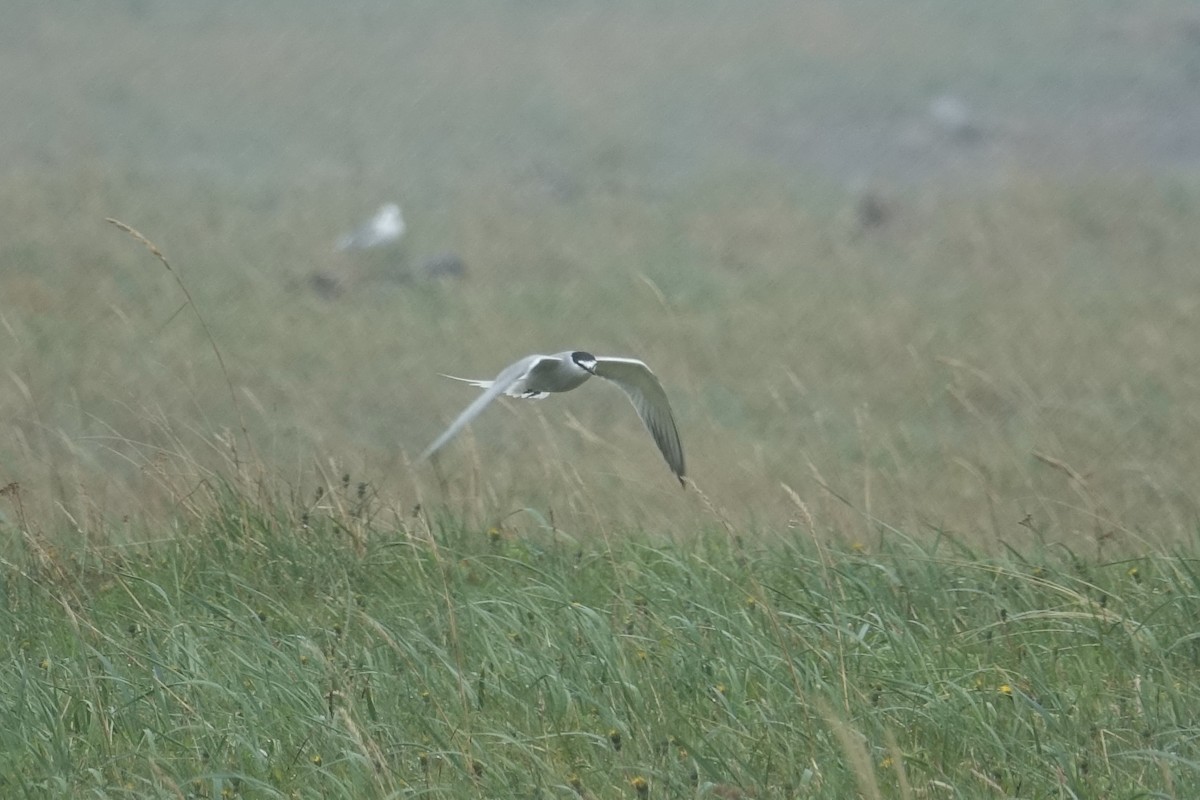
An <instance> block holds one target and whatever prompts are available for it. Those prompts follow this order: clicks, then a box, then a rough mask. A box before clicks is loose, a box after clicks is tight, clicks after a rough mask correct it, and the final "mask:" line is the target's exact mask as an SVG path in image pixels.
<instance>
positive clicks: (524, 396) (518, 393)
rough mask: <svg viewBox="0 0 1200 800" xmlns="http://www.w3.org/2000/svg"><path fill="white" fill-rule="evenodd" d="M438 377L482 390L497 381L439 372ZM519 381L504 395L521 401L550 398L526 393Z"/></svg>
mask: <svg viewBox="0 0 1200 800" xmlns="http://www.w3.org/2000/svg"><path fill="white" fill-rule="evenodd" d="M531 366H532V365H531ZM438 375H441V376H442V377H443V378H449V379H450V380H452V381H458V382H459V383H469V384H470V385H472V386H477V387H479V388H480V389H490V388H491V386H492V384H493V383H495V381H477V380H475V379H474V378H460V377H458V376H457V375H447V374H446V373H444V372H439V373H438ZM519 381H520V377H518V379H517V381H514V382H513V383H512V384H509V387H508V388H507V389H505V390H504V394H506V395H508V396H509V397H516V398H519V399H521V400H541V399H542V398H544V397H549V396H550V393H549V392H527V391H524V390H523V389H522V388H521V387H520V386H518V385H516V384H517V383H518V382H519Z"/></svg>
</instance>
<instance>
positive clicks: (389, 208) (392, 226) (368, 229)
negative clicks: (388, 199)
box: [337, 203, 404, 250]
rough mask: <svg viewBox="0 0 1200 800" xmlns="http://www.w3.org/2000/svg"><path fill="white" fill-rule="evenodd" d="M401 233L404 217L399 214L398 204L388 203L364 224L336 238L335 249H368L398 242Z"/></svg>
mask: <svg viewBox="0 0 1200 800" xmlns="http://www.w3.org/2000/svg"><path fill="white" fill-rule="evenodd" d="M403 235H404V217H402V216H400V206H398V205H396V204H395V203H388V204H387V205H385V206H381V207H380V209H379V211H377V212H376V213H375V216H373V217H371V221H370V222H368V223H367V224H366V225H363V226H362V227H361V228H359V229H358V230H356V231H355V232H354V233H348V234H346V235H345V236H343V237H342V238H340V239H338V242H337V249H338V250H369V249H370V248H372V247H379V246H380V245H385V244H391V243H393V242H398V241H400V237H401V236H403Z"/></svg>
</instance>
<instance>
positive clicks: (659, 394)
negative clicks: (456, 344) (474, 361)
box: [421, 350, 685, 483]
mask: <svg viewBox="0 0 1200 800" xmlns="http://www.w3.org/2000/svg"><path fill="white" fill-rule="evenodd" d="M593 375H598V376H600V377H601V378H606V379H608V380H610V381H612V382H613V383H615V384H617V385H618V386H620V387H621V389H622V390H624V392H625V394H626V395H627V396H628V397H629V399H630V401H631V402H632V403H633V407H634V408H635V409H636V410H637V412H638V416H639V417H641V419H642V422H643V423H645V425H646V428H647V430H649V431H650V435H651V436H653V437H654V442H655V444H657V445H658V449H659V450H660V451H661V452H662V454H663V458H665V459H666V461H667V464H668V465H669V466H670V467H671V470H672V471H673V472H674V473H675V475H676V476H677V477H678V478H679V481H680V483H682V482H683V480H684V477H685V474H684V463H683V447H682V445H680V443H679V432H678V431H677V430H676V428H675V418H674V416H673V415H672V413H671V406H670V403H668V402H667V394H666V392H665V391H663V388H662V384H661V383H659V381H658V378H656V377H655V376H654V373H653V372H651V371H650V368H649V367H647V366H646V365H645V364H644V363H643V362H641V361H638V360H637V359H635V358H614V357H610V356H603V357H599V358H597V357H596V356H593V355H592V354H590V353H586V352H583V351H580V350H575V351H565V352H562V353H555V354H554V355H549V356H543V355H532V356H526V357H525V358H522V359H521V360H520V361H517V362H516V363H515V364H512V365H510V366H508V367H506V368H505V369H504V370H502V371H501V372H500V374H499V375H497V376H496V377H495V378H494V379H492V380H490V381H489V380H471V379H469V378H455V377H454V376H453V375H446V376H445V377H447V378H453V379H454V380H457V381H463V382H464V383H469V384H471V385H472V386H478V387H479V388H481V389H483V390H484V392H483V394H481V395H479V397H477V398H475V402H473V403H471V405H469V406H467V408H466V409H465V410H464V411H463V412H462V413H461V414H459V415H458V418H457V419H455V420H454V422H452V423H451V424H450V427H449V428H447V429H446V430H445V431H444V432H443V433H442V435H441V436H439V437H438V438H437V439H435V440H434V442H433V444H431V445H429V447H428V448H426V449H425V452H424V453H422V454H421V459H426V458H428V457H430V456H432V455H433V454H434V453H436V452H437V451H438V450H440V449H441V448H442V446H444V445H445V444H446V443H447V442H449V441H450V440H451V439H453V438H454V437H455V436H456V435H458V433H459V432H460V431H461V430H462V429H463V428H465V427H466V426H467V425H468V424H469V423H470V422H471V420H473V419H474V418H475V417H477V416H478V415H479V414H480V412H482V411H483V409H484V408H486V407H487V406H488V404H489V403H491V402H492V401H493V400H495V399H496V398H497V397H499V396H500V395H501V394H505V395H508V396H509V397H519V398H523V399H528V400H540V399H541V398H543V397H546V396H547V395H549V394H550V393H552V392H569V391H571V390H572V389H575V388H578V387H579V386H581V385H582V384H583V383H585V382H586V381H587V379H588V378H590V377H592V376H593Z"/></svg>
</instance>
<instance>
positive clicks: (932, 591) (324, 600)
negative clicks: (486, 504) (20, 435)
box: [0, 483, 1200, 800]
mask: <svg viewBox="0 0 1200 800" xmlns="http://www.w3.org/2000/svg"><path fill="white" fill-rule="evenodd" d="M7 499H8V500H10V501H12V502H13V503H15V504H17V505H19V497H13V496H11V493H10V496H9V497H8V498H7ZM190 503H191V506H190V509H189V511H188V512H187V513H181V514H180V515H179V516H178V518H177V519H176V521H175V523H174V524H173V525H171V526H170V528H161V529H157V530H143V531H139V532H138V533H139V535H143V536H151V537H154V538H155V539H157V541H142V542H139V543H131V542H126V543H125V544H122V545H114V544H112V543H107V542H101V541H98V540H94V541H92V542H91V543H83V542H79V541H77V542H75V543H74V544H73V545H72V546H69V547H66V546H62V545H60V544H53V543H48V542H47V541H46V540H45V539H44V538H43V537H42V536H41V535H40V534H39V533H38V531H37V530H36V529H32V528H31V529H26V530H25V532H24V535H23V536H19V537H15V538H12V539H10V540H9V542H8V543H7V544H6V546H5V548H4V573H3V574H4V584H3V592H2V593H0V603H2V607H0V641H2V642H3V644H2V645H0V647H2V648H3V650H4V653H3V656H2V657H0V662H2V666H0V695H2V696H3V697H5V698H6V701H5V702H6V711H5V724H4V726H3V727H2V729H0V758H2V759H3V768H2V769H0V790H2V791H3V793H4V794H5V795H6V796H10V797H68V796H72V797H85V796H86V797H139V798H142V797H188V798H191V797H196V798H199V797H212V798H216V797H267V798H269V797H280V798H286V797H327V798H373V797H431V798H440V797H446V798H450V797H524V798H549V797H595V798H605V797H722V798H747V797H756V798H763V799H764V800H765V799H766V798H797V797H829V798H844V797H852V796H862V797H895V798H911V797H943V796H950V797H983V796H993V795H995V796H1013V797H1016V796H1019V797H1031V796H1032V797H1043V796H1047V797H1048V796H1053V797H1147V796H1153V797H1173V798H1181V799H1182V798H1189V797H1194V796H1196V794H1197V792H1200V752H1197V746H1196V731H1197V729H1198V727H1197V726H1198V720H1197V709H1200V680H1197V678H1198V674H1197V672H1198V670H1200V647H1198V646H1197V645H1198V642H1197V638H1196V631H1195V620H1196V619H1197V615H1198V614H1200V573H1198V572H1197V564H1198V563H1200V562H1198V561H1197V559H1196V558H1195V554H1194V542H1193V543H1191V544H1190V545H1188V546H1187V547H1186V548H1185V549H1176V550H1175V551H1174V552H1173V553H1172V554H1169V555H1160V556H1150V557H1145V558H1139V559H1136V560H1131V561H1123V562H1110V563H1099V562H1095V561H1092V560H1090V559H1086V558H1080V557H1079V556H1078V554H1076V553H1073V552H1071V551H1070V550H1069V549H1067V548H1064V547H1058V546H1055V547H1047V548H1041V549H1031V550H1030V551H1028V552H1026V553H1024V554H1023V555H1017V554H1016V553H1009V554H1007V555H1006V556H1004V557H1002V558H985V557H982V556H981V555H980V554H978V553H976V552H973V551H972V550H971V549H970V548H969V547H966V546H964V544H963V543H962V542H961V541H956V540H954V539H951V538H944V537H943V538H940V539H936V540H930V541H927V542H926V543H923V544H921V543H916V542H914V541H912V540H911V539H909V538H907V537H904V536H902V535H899V534H897V535H894V536H892V537H891V538H890V539H889V540H888V541H887V543H885V544H884V545H883V546H882V547H881V548H880V549H879V550H872V549H867V548H857V549H853V550H847V549H841V548H834V549H830V548H827V547H825V546H823V545H821V543H820V542H821V539H822V534H821V533H820V532H818V531H815V530H810V529H806V528H804V527H803V526H798V527H796V528H795V529H793V530H790V531H787V532H776V533H767V532H761V533H766V535H752V534H756V533H760V532H754V531H747V533H746V535H743V536H730V535H728V534H727V533H726V532H725V531H724V530H723V529H722V526H720V525H719V524H716V523H715V522H713V523H712V524H709V525H707V526H706V527H705V528H704V529H702V530H697V531H694V532H693V535H692V536H690V537H689V538H688V539H687V540H686V541H681V542H672V541H669V540H668V539H666V538H664V537H660V536H635V537H630V536H602V537H595V536H577V535H572V534H570V533H568V532H565V531H563V530H560V529H554V528H553V527H551V526H550V525H549V523H548V522H547V521H546V520H544V519H542V518H540V516H539V515H537V514H536V513H532V512H531V513H528V514H523V515H520V516H518V517H516V518H514V519H512V520H510V524H508V525H506V526H504V527H498V528H492V529H490V530H486V531H485V530H481V529H479V528H473V527H466V526H463V525H461V524H460V522H459V521H458V520H457V519H455V518H453V517H451V516H446V515H442V514H437V513H431V512H429V511H427V510H426V511H419V512H417V513H416V514H415V515H412V514H409V513H408V512H407V511H402V510H400V509H396V508H388V507H385V506H383V505H381V504H380V503H379V502H378V500H377V499H375V498H373V497H371V496H370V494H369V493H364V492H360V491H359V490H358V489H356V487H354V486H353V485H352V484H347V485H346V486H345V487H342V486H335V487H333V488H331V489H330V490H328V491H326V492H324V493H323V494H322V495H321V496H319V497H318V498H317V499H316V500H310V502H308V503H305V504H303V505H301V506H299V507H297V506H296V505H294V502H293V499H292V498H273V497H271V496H270V495H269V494H266V493H264V492H263V491H262V490H261V488H254V487H249V486H245V487H242V488H240V489H239V488H235V487H234V486H232V485H230V484H228V483H224V484H220V485H213V486H209V487H207V488H205V489H203V490H201V491H200V492H198V493H197V494H196V495H194V496H193V497H192V498H191V500H190ZM127 533H128V532H126V535H124V536H122V538H127Z"/></svg>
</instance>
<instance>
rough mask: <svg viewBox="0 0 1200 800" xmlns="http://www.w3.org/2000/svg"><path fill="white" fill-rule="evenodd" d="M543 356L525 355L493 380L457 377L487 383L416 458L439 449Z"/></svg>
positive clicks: (480, 383)
mask: <svg viewBox="0 0 1200 800" xmlns="http://www.w3.org/2000/svg"><path fill="white" fill-rule="evenodd" d="M544 358H548V356H526V357H525V358H522V359H521V360H520V361H518V362H516V363H515V364H512V365H510V366H508V367H505V368H504V370H503V371H502V372H501V373H500V374H499V375H497V376H496V378H495V380H492V381H471V380H467V379H465V378H458V379H457V380H466V382H467V383H471V384H474V385H476V386H483V385H484V384H489V385H488V386H487V388H486V389H485V390H484V392H483V394H481V395H479V397H476V398H475V402H473V403H471V405H469V406H467V407H466V408H465V409H464V410H463V412H462V413H461V414H459V415H458V418H457V419H455V420H454V422H452V423H450V427H449V428H446V430H444V431H442V435H441V436H439V437H437V438H436V439H434V440H433V444H431V445H429V447H426V448H425V452H424V453H421V456H420V458H418V459H417V460H418V461H424V460H425V459H427V458H429V457H430V456H431V455H433V454H434V453H436V452H437V451H438V450H441V449H442V447H443V446H444V445H445V444H446V442H448V441H450V440H451V439H453V438H454V437H455V436H457V435H458V434H459V432H460V431H462V429H463V428H465V427H467V425H468V424H470V422H471V420H473V419H475V417H477V416H479V414H480V412H482V411H483V410H484V409H485V408H487V406H488V404H489V403H491V402H492V401H493V400H495V399H496V398H497V397H499V396H500V395H502V394H504V392H505V391H507V390H508V389H509V387H511V386H512V385H513V384H514V383H516V382H517V381H519V380H520V379H521V378H522V376H524V375H525V373H527V372H528V371H529V370H531V369H533V367H534V366H535V365H536V364H537V363H538V362H540V361H541V360H542V359H544ZM447 377H449V376H447Z"/></svg>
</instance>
